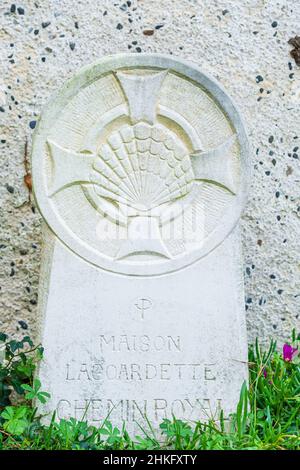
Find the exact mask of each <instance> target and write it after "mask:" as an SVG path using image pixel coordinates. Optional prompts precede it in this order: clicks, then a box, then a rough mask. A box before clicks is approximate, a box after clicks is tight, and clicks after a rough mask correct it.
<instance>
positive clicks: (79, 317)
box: [32, 54, 250, 430]
mask: <svg viewBox="0 0 300 470" xmlns="http://www.w3.org/2000/svg"><path fill="white" fill-rule="evenodd" d="M249 168H250V166H249V155H248V142H247V137H246V134H245V131H244V127H243V124H242V122H241V119H240V116H239V114H238V112H237V110H236V108H235V106H234V104H233V103H232V101H231V100H230V98H229V97H228V96H227V94H226V93H225V91H224V90H222V88H221V87H220V86H219V85H218V83H217V82H215V81H214V80H213V79H212V78H209V77H208V76H207V75H206V74H204V73H203V72H201V70H200V69H198V68H196V67H194V66H192V65H190V64H189V63H187V62H184V61H180V60H174V59H172V58H171V57H168V56H162V55H157V54H150V55H146V54H141V55H139V56H134V55H118V56H115V57H108V58H106V59H104V60H102V61H99V62H97V63H95V64H93V65H91V66H88V67H86V68H85V69H82V70H81V71H80V72H79V73H78V74H77V75H76V76H75V77H74V78H73V79H72V80H71V81H69V82H68V83H66V85H65V86H64V87H63V89H62V90H61V91H60V92H59V93H58V94H57V96H56V98H55V99H54V100H53V101H52V102H51V103H50V104H49V105H48V107H47V108H46V109H45V111H44V113H43V115H42V117H41V120H40V122H39V125H38V128H37V131H36V134H35V139H34V146H33V155H32V170H33V183H34V193H35V198H36V202H37V205H38V207H39V209H40V211H41V213H42V216H43V217H44V219H45V221H46V223H47V224H48V226H49V227H50V230H49V231H48V233H47V236H46V247H47V249H46V251H45V260H44V263H43V269H44V272H43V273H42V276H41V279H42V284H41V290H40V297H39V298H40V318H41V330H42V335H41V341H42V344H43V345H44V347H45V361H44V362H43V363H42V365H41V369H40V377H41V379H42V382H43V383H44V386H45V387H46V388H47V390H49V392H50V394H51V401H50V402H49V404H48V405H47V408H46V409H47V410H49V411H51V410H53V409H57V411H58V416H59V417H63V416H75V417H76V418H82V417H83V416H86V417H87V418H88V419H89V420H90V421H91V422H94V423H96V422H99V421H100V420H102V419H104V418H105V417H106V416H107V415H110V419H111V420H113V421H114V422H116V423H117V424H119V425H120V424H121V422H122V421H123V420H126V421H128V426H129V429H130V430H133V429H135V424H134V423H135V422H136V421H138V422H140V423H143V424H144V425H145V423H146V421H145V416H147V417H148V418H149V419H150V421H151V422H153V423H154V426H156V425H157V424H158V422H159V421H161V420H162V418H163V417H165V416H168V417H171V416H172V414H175V415H176V416H177V417H180V418H186V419H197V418H202V419H204V418H205V417H207V416H211V417H217V416H218V411H219V410H220V408H222V409H224V411H225V413H227V414H228V413H229V412H230V411H233V410H234V409H235V406H236V403H237V399H238V396H239V391H240V387H241V384H242V382H243V381H244V380H246V378H247V354H246V350H247V341H246V335H245V319H244V309H243V300H242V299H243V278H242V260H241V253H240V237H239V231H238V228H236V224H237V222H238V220H239V217H240V215H241V211H242V210H243V208H244V205H245V202H246V197H247V191H248V182H249ZM80 413H81V416H80Z"/></svg>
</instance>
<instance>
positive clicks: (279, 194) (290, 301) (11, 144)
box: [0, 0, 300, 340]
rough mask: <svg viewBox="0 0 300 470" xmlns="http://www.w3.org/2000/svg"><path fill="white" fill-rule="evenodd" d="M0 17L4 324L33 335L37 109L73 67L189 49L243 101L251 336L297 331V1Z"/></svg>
mask: <svg viewBox="0 0 300 470" xmlns="http://www.w3.org/2000/svg"><path fill="white" fill-rule="evenodd" d="M0 23H1V28H0V57H1V73H0V155H1V160H0V165H1V166H0V178H1V184H0V198H1V208H0V217H1V228H0V259H1V261H0V262H1V265H0V330H2V331H8V332H10V333H12V334H22V333H29V334H31V335H32V336H33V337H34V336H35V335H36V326H37V325H36V304H37V288H38V278H39V268H40V257H41V220H40V216H39V214H38V213H37V211H36V210H35V206H34V202H33V200H32V195H31V193H30V177H29V172H30V168H29V166H28V163H27V159H28V157H29V155H30V150H31V137H32V132H33V129H34V127H35V123H36V120H37V119H38V116H39V114H40V111H41V110H42V108H43V106H44V105H45V104H46V103H47V101H48V100H49V99H51V95H52V94H53V93H54V92H55V91H56V90H57V89H58V88H59V87H60V85H61V84H62V83H63V82H64V81H65V80H66V79H68V78H69V77H71V76H72V74H73V73H75V72H76V71H77V70H78V68H79V67H81V66H83V65H86V64H88V63H89V62H92V61H94V60H96V59H99V58H100V57H102V56H104V55H106V54H113V53H117V52H127V51H131V52H132V53H139V52H162V53H167V54H173V55H174V56H180V57H182V58H185V59H189V60H191V61H193V62H195V63H196V64H198V65H199V66H200V67H202V68H203V69H204V70H206V71H207V72H209V73H210V74H211V75H213V76H214V77H215V78H216V79H218V80H219V81H220V82H221V83H222V84H223V86H224V87H225V88H226V89H227V91H228V93H229V94H230V95H231V96H232V97H233V98H234V100H235V101H236V103H237V104H238V106H239V107H240V110H241V112H242V114H243V116H244V120H245V122H246V125H247V128H248V133H249V137H250V142H251V145H252V166H253V179H252V189H251V194H250V200H249V204H248V206H247V210H246V212H245V214H244V217H243V220H242V229H243V246H244V257H245V291H246V294H245V308H246V310H247V318H248V327H249V339H250V340H253V339H254V337H255V336H259V337H260V338H262V339H265V340H267V339H268V337H270V336H273V337H274V336H275V337H277V338H278V339H280V340H282V339H283V338H285V337H287V336H288V335H289V333H290V331H291V329H292V327H297V328H298V329H300V308H299V300H300V276H299V269H300V256H299V251H300V250H299V234H300V185H299V182H300V173H299V156H300V112H299V106H300V69H299V67H298V66H297V65H296V64H295V61H294V59H293V58H292V57H291V56H290V50H291V46H290V45H288V43H287V42H288V40H289V39H290V38H291V37H293V36H295V35H296V34H297V33H298V35H299V34H300V30H299V24H300V3H299V2H295V1H294V0H241V1H240V0H132V1H126V0H123V1H119V0H18V1H17V2H16V3H13V2H12V1H7V0H1V3H0ZM297 28H298V29H297ZM26 174H27V177H26V178H25V180H24V176H25V175H26Z"/></svg>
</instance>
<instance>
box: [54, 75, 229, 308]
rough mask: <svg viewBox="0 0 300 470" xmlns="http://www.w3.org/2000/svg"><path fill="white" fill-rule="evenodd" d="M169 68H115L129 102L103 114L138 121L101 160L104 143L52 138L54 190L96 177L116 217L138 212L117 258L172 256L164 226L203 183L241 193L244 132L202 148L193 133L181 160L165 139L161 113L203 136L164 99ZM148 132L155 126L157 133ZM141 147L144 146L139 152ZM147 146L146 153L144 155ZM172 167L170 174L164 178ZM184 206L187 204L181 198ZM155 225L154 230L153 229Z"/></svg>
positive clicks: (93, 182)
mask: <svg viewBox="0 0 300 470" xmlns="http://www.w3.org/2000/svg"><path fill="white" fill-rule="evenodd" d="M167 75H168V70H164V71H160V72H153V73H145V74H134V73H126V72H123V71H117V72H116V73H115V78H116V80H117V82H118V84H119V86H120V88H121V90H122V92H123V94H124V98H125V100H126V105H121V106H119V107H117V109H114V110H113V111H114V113H113V114H111V112H110V114H109V116H103V118H102V121H103V122H106V123H108V122H110V120H113V119H116V117H120V116H119V114H120V115H122V116H123V115H125V116H126V117H127V118H129V119H130V121H131V128H130V129H129V131H128V129H127V131H128V132H127V134H126V133H123V134H122V133H121V135H117V136H115V137H112V138H110V139H108V144H106V145H105V146H103V154H101V159H99V158H98V159H97V152H96V142H89V145H88V147H84V148H82V149H81V151H79V152H75V151H73V150H71V149H67V148H64V147H62V146H60V145H59V144H57V143H56V142H54V141H52V140H51V139H48V141H47V144H48V147H49V151H50V154H51V157H52V163H53V175H52V179H51V185H50V187H49V192H48V195H49V197H53V196H54V195H55V194H56V193H57V192H59V191H62V190H64V189H65V188H67V187H69V186H71V185H74V184H78V185H87V184H88V185H94V187H95V186H96V187H97V188H98V191H97V194H98V195H99V198H100V201H101V203H102V205H103V206H104V205H105V207H108V206H109V210H110V211H111V212H110V215H111V216H112V218H113V217H114V215H115V212H114V211H115V210H117V209H116V208H118V209H119V213H120V212H122V208H123V209H124V208H125V207H129V208H130V210H132V211H135V213H133V214H131V218H130V217H129V218H128V219H127V220H128V222H127V225H128V239H127V240H125V241H124V243H122V245H121V247H120V249H119V251H118V253H117V254H116V256H115V259H116V260H120V259H122V258H125V257H126V256H129V255H132V254H138V253H147V252H148V253H155V254H159V255H161V256H163V257H166V258H172V255H171V254H170V253H169V251H168V248H167V246H166V244H165V242H164V241H163V240H162V238H161V233H160V225H162V224H163V223H165V222H166V220H168V215H169V213H170V211H169V209H170V208H171V207H172V208H174V207H175V206H176V204H177V202H178V200H179V199H181V198H183V197H185V196H188V195H189V194H190V195H191V194H192V193H193V189H195V187H196V185H197V184H198V183H201V182H206V183H209V184H216V185H218V186H221V187H222V189H223V190H225V191H229V192H230V193H231V194H232V195H235V193H236V188H235V181H234V178H233V172H232V152H231V149H232V146H233V145H234V144H235V141H236V134H232V135H231V136H230V137H228V138H227V139H226V140H225V141H224V142H223V143H222V144H221V145H219V146H217V147H215V148H209V149H203V148H201V147H202V144H201V143H200V141H199V139H198V140H197V138H193V139H192V140H193V151H192V152H191V153H190V154H187V155H185V157H184V159H182V160H180V158H179V160H178V158H177V156H176V155H175V153H174V151H173V150H172V149H173V147H172V145H171V147H170V142H169V141H168V139H165V137H163V139H165V140H162V141H160V139H161V137H160V127H159V126H158V122H157V116H158V115H162V116H165V117H167V118H168V119H171V121H174V122H178V123H179V124H180V126H181V127H182V128H183V129H184V130H185V131H186V132H187V133H190V134H191V135H193V136H195V131H194V130H193V129H192V128H191V125H190V124H189V123H188V122H187V121H186V120H185V118H184V117H183V116H181V115H180V113H178V112H176V111H174V110H172V109H168V108H166V107H165V106H162V105H161V104H160V103H159V93H160V89H161V87H162V85H163V82H164V81H165V80H166V77H167ZM119 108H120V109H119ZM118 113H119V114H118ZM120 132H121V131H120ZM134 133H138V135H135V138H136V141H134V142H132V141H131V140H130V139H131V137H130V135H131V134H134ZM147 133H149V135H150V133H152V134H151V138H149V136H148V134H147ZM129 134H130V135H129ZM146 134H147V135H146ZM93 139H94V138H93ZM93 139H92V140H93ZM147 139H148V140H149V141H150V140H152V143H151V149H150V150H149V151H148V150H147V151H145V146H146V144H147V142H148V140H147ZM133 148H135V149H136V148H138V151H137V150H133ZM104 150H105V151H104ZM139 152H140V153H141V155H142V156H143V158H139ZM174 155H175V157H174ZM176 158H177V160H176ZM145 162H146V163H145ZM144 164H145V167H144V166H143V165H144ZM151 165H152V166H151ZM152 167H153V168H152ZM151 172H152V173H151ZM164 172H166V175H165V176H164V177H163V175H164ZM149 173H151V174H153V175H156V174H159V178H158V179H159V184H158V186H157V184H154V183H152V184H150V183H149V182H147V181H148V180H147V175H148V174H149ZM151 181H152V180H151ZM160 185H161V186H162V187H161V186H160ZM156 191H157V192H156ZM145 198H146V203H147V204H148V203H149V201H148V199H150V202H151V204H150V203H149V207H148V206H147V204H146V209H147V210H146V209H141V208H140V200H141V201H142V202H143V201H144V199H145ZM147 198H148V199H147ZM137 203H139V204H137ZM154 203H155V204H156V205H155V204H154ZM177 207H179V208H180V210H181V206H180V204H177ZM150 209H151V210H152V213H150V212H149V211H150ZM107 210H108V209H107ZM147 211H148V212H147ZM178 213H179V212H178ZM129 219H130V221H129ZM148 225H149V226H150V228H151V234H152V235H151V236H149V235H148V233H149V228H148ZM137 226H138V227H141V228H140V230H139V232H140V233H141V235H140V236H139V237H135V238H134V237H133V235H135V234H136V232H137V230H136V228H137ZM145 233H146V235H147V236H145ZM144 300H146V299H144ZM145 306H146V304H145ZM138 308H139V307H138ZM148 308H149V307H148ZM144 309H145V308H144V307H143V311H144Z"/></svg>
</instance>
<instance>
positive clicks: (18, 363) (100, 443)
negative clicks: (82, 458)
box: [0, 332, 300, 450]
mask: <svg viewBox="0 0 300 470" xmlns="http://www.w3.org/2000/svg"><path fill="white" fill-rule="evenodd" d="M1 338H2V342H3V343H4V347H5V350H6V360H5V361H3V364H2V365H1V367H0V449H2V450H8V449H34V450H36V449H38V450H40V449H46V450H70V449H73V450H74V449H75V450H76V449H78V450H85V449H86V450H104V449H105V450H111V449H116V450H117V449H120V450H133V449H147V450H159V449H175V450H212V449H214V450H241V449H253V450H254V449H261V450H285V449H289V450H299V449H300V361H299V356H297V352H298V350H299V343H300V341H299V340H300V337H299V336H298V337H296V335H295V332H293V334H292V341H291V344H292V345H293V346H294V348H295V350H291V348H290V352H291V351H292V354H291V353H290V355H287V354H286V352H285V354H284V355H283V354H282V353H281V352H279V351H278V350H277V349H276V343H275V342H274V341H271V344H270V347H269V348H268V349H267V350H265V351H264V350H262V348H261V347H260V346H259V344H258V342H256V344H255V345H254V346H252V347H250V348H249V389H248V388H247V386H246V384H243V386H242V389H241V394H240V401H239V403H238V405H237V410H236V412H235V413H234V414H233V415H231V417H230V419H229V420H228V421H225V420H224V418H223V416H222V414H221V419H220V422H219V423H216V422H214V421H210V422H208V423H201V422H183V421H181V420H178V419H176V418H175V417H173V418H172V419H171V420H167V419H165V420H164V421H163V422H162V423H161V425H160V429H161V435H160V436H158V435H155V433H154V432H152V431H151V430H150V429H148V430H142V429H141V433H140V435H139V436H129V434H128V433H127V431H126V423H124V424H123V426H122V428H121V429H118V428H116V427H114V426H113V425H112V424H111V423H110V422H109V420H105V421H104V422H103V423H102V425H101V426H100V427H98V428H96V427H93V426H89V425H88V423H87V422H84V421H76V420H75V419H69V420H64V419H62V420H60V421H56V420H55V414H54V415H53V417H52V421H51V423H50V425H48V426H44V425H42V424H41V421H40V417H39V416H37V410H36V409H35V408H34V407H33V406H32V400H40V401H41V402H42V403H44V402H45V401H46V400H47V398H48V394H47V393H46V392H43V391H42V390H41V384H40V382H39V381H38V380H37V379H34V378H33V376H34V370H35V367H36V364H37V362H38V361H39V360H40V358H41V354H42V348H41V347H40V346H38V347H34V346H33V344H32V342H30V339H29V343H28V338H27V339H26V338H25V341H24V339H23V343H22V342H19V343H17V342H15V341H8V339H7V337H6V335H3V334H2V336H1V333H0V341H1ZM11 343H12V344H11ZM27 343H28V349H26V344H27ZM22 348H25V351H24V352H20V351H21V350H22ZM12 349H13V351H12ZM22 382H23V383H22ZM24 382H25V383H24ZM12 389H14V390H15V391H16V390H17V393H19V395H21V396H23V398H24V399H25V402H24V403H22V404H20V405H18V406H17V405H13V403H12V398H11V390H12ZM1 400H2V401H1ZM149 427H151V424H150V423H149Z"/></svg>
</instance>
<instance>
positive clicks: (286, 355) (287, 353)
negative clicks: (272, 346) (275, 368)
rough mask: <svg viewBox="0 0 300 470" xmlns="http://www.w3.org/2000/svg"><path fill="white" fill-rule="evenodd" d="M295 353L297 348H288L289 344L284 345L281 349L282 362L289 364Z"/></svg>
mask: <svg viewBox="0 0 300 470" xmlns="http://www.w3.org/2000/svg"><path fill="white" fill-rule="evenodd" d="M297 352H298V349H297V348H293V346H290V345H289V344H287V343H285V344H284V345H283V349H282V354H283V359H284V361H286V362H291V361H292V360H293V357H294V356H295V355H296V353H297Z"/></svg>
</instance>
